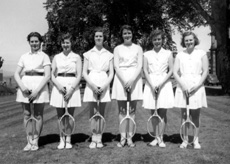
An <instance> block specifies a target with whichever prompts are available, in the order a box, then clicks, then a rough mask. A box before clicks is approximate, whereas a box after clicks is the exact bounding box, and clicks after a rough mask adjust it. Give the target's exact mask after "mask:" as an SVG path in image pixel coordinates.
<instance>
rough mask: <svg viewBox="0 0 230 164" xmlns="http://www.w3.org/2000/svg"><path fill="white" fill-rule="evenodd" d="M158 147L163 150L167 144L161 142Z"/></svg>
mask: <svg viewBox="0 0 230 164" xmlns="http://www.w3.org/2000/svg"><path fill="white" fill-rule="evenodd" d="M158 146H159V147H162V148H165V147H166V145H165V143H164V142H163V141H161V142H160V143H158Z"/></svg>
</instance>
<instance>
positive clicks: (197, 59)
mask: <svg viewBox="0 0 230 164" xmlns="http://www.w3.org/2000/svg"><path fill="white" fill-rule="evenodd" d="M204 55H206V52H205V51H203V50H199V49H196V48H195V49H194V51H193V52H192V53H191V54H190V55H189V54H188V53H186V52H185V51H182V52H180V53H178V54H177V56H176V58H177V59H178V60H179V62H180V72H181V77H180V78H181V80H182V82H183V83H184V84H185V85H186V86H187V88H188V89H189V90H190V89H191V88H192V87H193V86H194V85H196V84H197V83H199V81H200V79H201V75H202V57H203V56H204ZM175 107H178V108H186V101H185V96H184V94H183V91H182V89H181V86H180V85H179V84H178V85H177V89H176V94H175ZM189 107H190V109H198V108H201V107H207V99H206V93H205V88H204V86H201V87H200V88H199V89H198V90H197V92H196V93H195V94H193V95H192V96H191V97H190V98H189Z"/></svg>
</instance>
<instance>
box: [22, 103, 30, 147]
mask: <svg viewBox="0 0 230 164" xmlns="http://www.w3.org/2000/svg"><path fill="white" fill-rule="evenodd" d="M22 109H23V124H24V127H25V129H26V132H27V142H28V143H27V145H26V146H25V147H24V149H23V150H24V151H29V150H30V149H31V144H30V143H31V142H32V136H31V135H30V134H29V132H30V131H31V129H32V126H31V125H30V124H28V126H27V125H26V124H27V120H28V119H29V118H30V116H31V113H30V104H28V103H22Z"/></svg>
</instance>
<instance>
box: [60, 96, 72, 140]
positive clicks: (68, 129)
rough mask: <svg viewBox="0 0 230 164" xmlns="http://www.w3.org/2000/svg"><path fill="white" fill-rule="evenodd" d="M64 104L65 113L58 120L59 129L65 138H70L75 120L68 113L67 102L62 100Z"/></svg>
mask: <svg viewBox="0 0 230 164" xmlns="http://www.w3.org/2000/svg"><path fill="white" fill-rule="evenodd" d="M63 100H64V98H63ZM64 103H65V113H64V114H63V115H62V117H61V118H60V119H59V128H60V132H61V133H63V134H64V135H66V136H70V135H71V134H73V132H74V129H75V119H74V117H73V116H72V115H71V114H69V112H68V107H67V106H68V101H65V100H64Z"/></svg>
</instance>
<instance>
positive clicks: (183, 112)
mask: <svg viewBox="0 0 230 164" xmlns="http://www.w3.org/2000/svg"><path fill="white" fill-rule="evenodd" d="M186 119H187V111H186V108H181V124H182V123H183V122H184V121H185V120H186ZM186 131H187V127H184V128H183V129H182V134H184V135H185V136H184V138H185V139H186V138H187V139H188V136H187V132H186ZM187 145H188V142H185V141H183V142H182V144H181V145H180V148H186V147H187Z"/></svg>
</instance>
